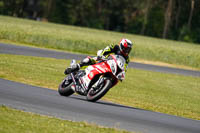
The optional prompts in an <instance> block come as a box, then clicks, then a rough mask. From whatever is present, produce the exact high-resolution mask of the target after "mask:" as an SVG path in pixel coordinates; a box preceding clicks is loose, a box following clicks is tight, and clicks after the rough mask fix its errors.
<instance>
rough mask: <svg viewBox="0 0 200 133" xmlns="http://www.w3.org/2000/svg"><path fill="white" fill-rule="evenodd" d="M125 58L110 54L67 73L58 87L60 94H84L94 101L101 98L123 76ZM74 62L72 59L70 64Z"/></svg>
mask: <svg viewBox="0 0 200 133" xmlns="http://www.w3.org/2000/svg"><path fill="white" fill-rule="evenodd" d="M125 62H126V61H125V59H124V58H123V57H122V56H120V55H110V56H109V57H108V58H107V59H101V60H99V61H98V62H97V63H96V64H94V65H90V66H88V67H87V68H86V69H85V70H79V71H76V72H73V73H71V74H68V75H67V76H66V77H65V78H64V80H63V81H62V82H61V84H60V85H59V87H58V92H59V94H60V95H61V96H70V95H72V94H73V93H75V92H76V93H78V94H79V95H82V96H86V99H87V100H88V101H92V102H95V101H97V100H99V99H100V98H102V97H103V96H104V95H105V94H106V93H107V92H108V91H109V89H110V88H112V87H113V86H115V85H116V84H117V83H118V81H122V80H124V78H125ZM75 64H76V60H72V62H71V64H70V66H71V67H72V66H73V65H75Z"/></svg>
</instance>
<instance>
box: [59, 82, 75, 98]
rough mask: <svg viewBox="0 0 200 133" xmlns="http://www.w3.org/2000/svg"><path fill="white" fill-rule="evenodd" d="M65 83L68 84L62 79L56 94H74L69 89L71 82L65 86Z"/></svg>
mask: <svg viewBox="0 0 200 133" xmlns="http://www.w3.org/2000/svg"><path fill="white" fill-rule="evenodd" d="M66 82H68V81H67V80H66V79H64V80H63V81H62V82H61V84H60V85H59V87H58V93H59V94H60V95H61V96H70V95H72V94H73V93H74V91H73V90H72V88H71V86H72V84H73V82H69V83H67V84H66Z"/></svg>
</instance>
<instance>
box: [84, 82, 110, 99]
mask: <svg viewBox="0 0 200 133" xmlns="http://www.w3.org/2000/svg"><path fill="white" fill-rule="evenodd" d="M111 86H112V82H111V80H110V78H106V79H105V80H104V85H103V86H101V88H99V89H98V91H97V92H95V91H94V90H93V89H90V90H89V91H88V93H87V96H86V98H87V100H88V101H91V102H95V101H97V100H99V99H100V98H102V97H103V96H104V95H105V94H106V93H107V92H108V91H109V89H110V88H111Z"/></svg>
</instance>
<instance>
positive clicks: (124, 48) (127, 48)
mask: <svg viewBox="0 0 200 133" xmlns="http://www.w3.org/2000/svg"><path fill="white" fill-rule="evenodd" d="M121 49H122V52H124V53H125V54H129V53H130V52H131V47H130V46H127V47H125V46H124V45H123V44H121Z"/></svg>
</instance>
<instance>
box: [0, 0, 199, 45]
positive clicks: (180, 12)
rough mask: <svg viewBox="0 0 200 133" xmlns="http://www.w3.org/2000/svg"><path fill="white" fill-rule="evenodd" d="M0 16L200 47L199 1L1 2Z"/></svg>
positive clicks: (20, 0)
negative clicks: (176, 41)
mask: <svg viewBox="0 0 200 133" xmlns="http://www.w3.org/2000/svg"><path fill="white" fill-rule="evenodd" d="M0 14H2V15H10V16H16V17H22V18H30V19H35V20H42V21H50V22H56V23H61V24H70V25H77V26H84V27H91V28H98V29H106V30H113V31H119V32H126V33H134V34H141V35H146V36H153V37H159V38H167V39H173V40H182V41H187V42H194V43H200V0H184V1H183V0H0Z"/></svg>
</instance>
